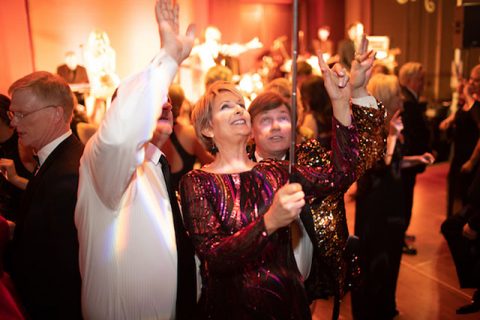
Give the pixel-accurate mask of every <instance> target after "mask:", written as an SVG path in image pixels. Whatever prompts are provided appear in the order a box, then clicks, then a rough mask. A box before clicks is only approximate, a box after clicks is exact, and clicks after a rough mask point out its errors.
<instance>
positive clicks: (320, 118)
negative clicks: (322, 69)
mask: <svg viewBox="0 0 480 320" xmlns="http://www.w3.org/2000/svg"><path fill="white" fill-rule="evenodd" d="M300 92H301V96H302V103H303V105H304V106H305V110H306V111H305V118H304V120H303V125H304V126H306V127H307V128H310V129H311V130H312V131H313V133H314V136H315V137H316V138H317V139H318V140H319V141H320V143H321V144H322V145H323V146H324V147H325V148H327V149H329V148H330V140H331V137H332V103H331V101H330V97H329V96H328V93H327V90H326V88H325V85H324V81H323V78H322V77H319V76H312V77H311V78H310V79H308V80H307V81H305V82H304V83H303V84H302V87H301V88H300Z"/></svg>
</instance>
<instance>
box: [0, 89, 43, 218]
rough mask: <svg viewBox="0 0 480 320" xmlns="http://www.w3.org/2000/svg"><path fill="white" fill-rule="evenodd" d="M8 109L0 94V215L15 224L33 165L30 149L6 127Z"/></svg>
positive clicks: (8, 124) (10, 128) (8, 105)
mask: <svg viewBox="0 0 480 320" xmlns="http://www.w3.org/2000/svg"><path fill="white" fill-rule="evenodd" d="M9 110H10V99H9V98H8V97H7V96H4V95H3V94H0V173H1V175H0V216H3V217H5V218H6V219H7V220H9V221H11V222H13V223H15V222H16V221H17V213H18V210H19V208H20V203H21V199H22V195H23V192H24V190H25V188H26V185H27V183H28V180H29V179H30V178H31V177H32V172H33V171H34V169H35V166H36V162H35V160H34V159H33V151H32V148H28V147H24V146H23V145H22V144H21V143H19V141H18V134H17V131H16V130H15V129H14V128H12V127H11V126H10V118H9V116H8V111H9Z"/></svg>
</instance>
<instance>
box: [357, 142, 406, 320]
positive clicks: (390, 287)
mask: <svg viewBox="0 0 480 320" xmlns="http://www.w3.org/2000/svg"><path fill="white" fill-rule="evenodd" d="M400 160H401V155H400V151H399V147H398V145H397V147H396V148H395V153H394V155H393V159H392V163H391V164H390V165H388V166H387V165H385V163H384V161H383V159H382V160H380V161H379V162H378V163H377V165H376V167H374V168H372V169H370V170H369V171H367V172H366V173H365V175H364V176H363V177H361V178H360V179H359V180H358V189H357V197H356V207H355V235H356V236H358V237H359V238H360V254H359V256H360V265H361V267H362V273H363V275H362V284H361V286H360V287H359V288H357V289H356V290H353V291H352V309H353V315H354V318H355V319H369V320H371V319H382V320H383V319H391V318H393V317H394V316H395V315H396V314H397V310H396V303H395V291H396V286H397V279H398V272H399V270H400V260H401V256H402V244H403V238H404V234H405V216H404V212H403V205H404V203H403V194H402V192H403V188H402V180H401V173H400V172H401V171H400Z"/></svg>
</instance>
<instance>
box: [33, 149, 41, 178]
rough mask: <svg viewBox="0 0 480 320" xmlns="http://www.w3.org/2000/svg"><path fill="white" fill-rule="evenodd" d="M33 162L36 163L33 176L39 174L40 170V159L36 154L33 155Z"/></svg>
mask: <svg viewBox="0 0 480 320" xmlns="http://www.w3.org/2000/svg"><path fill="white" fill-rule="evenodd" d="M33 160H34V161H35V168H33V174H34V175H35V174H37V172H38V169H40V158H39V157H38V156H37V155H36V154H34V155H33Z"/></svg>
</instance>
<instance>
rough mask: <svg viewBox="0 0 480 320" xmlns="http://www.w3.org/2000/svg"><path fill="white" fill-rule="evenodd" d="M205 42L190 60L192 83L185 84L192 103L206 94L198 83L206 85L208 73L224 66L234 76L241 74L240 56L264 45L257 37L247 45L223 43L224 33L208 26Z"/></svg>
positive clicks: (196, 46) (193, 53) (195, 49)
mask: <svg viewBox="0 0 480 320" xmlns="http://www.w3.org/2000/svg"><path fill="white" fill-rule="evenodd" d="M203 38H204V39H203V42H202V43H198V44H196V45H195V46H194V47H193V49H192V53H191V55H190V58H189V59H188V60H189V62H188V63H187V65H188V68H189V69H190V71H191V72H190V74H191V83H185V84H184V83H183V81H184V80H183V78H185V77H181V79H182V87H184V88H185V89H186V90H187V89H188V90H187V91H188V92H189V94H190V96H189V97H188V98H189V100H190V101H192V102H196V101H197V100H198V99H199V98H200V96H201V95H202V94H203V93H204V92H205V90H204V88H203V86H199V85H198V83H205V78H206V73H207V72H208V70H209V69H210V68H212V67H214V66H216V65H223V66H226V67H228V68H229V69H230V70H232V72H233V74H239V71H240V66H239V61H238V56H239V55H240V54H242V53H244V52H246V51H248V50H253V49H258V48H262V47H263V44H262V43H261V42H260V40H259V39H258V38H257V37H255V38H253V39H252V40H250V41H249V42H247V43H244V44H242V43H231V44H225V43H222V33H221V32H220V30H219V29H218V28H217V27H214V26H208V27H207V28H205V31H204V37H203Z"/></svg>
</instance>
